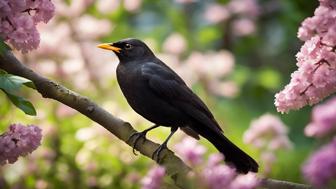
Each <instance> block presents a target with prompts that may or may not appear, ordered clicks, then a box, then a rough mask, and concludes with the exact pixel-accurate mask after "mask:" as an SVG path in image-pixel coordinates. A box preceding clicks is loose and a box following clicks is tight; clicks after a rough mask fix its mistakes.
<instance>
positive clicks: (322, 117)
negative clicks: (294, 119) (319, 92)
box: [305, 97, 336, 137]
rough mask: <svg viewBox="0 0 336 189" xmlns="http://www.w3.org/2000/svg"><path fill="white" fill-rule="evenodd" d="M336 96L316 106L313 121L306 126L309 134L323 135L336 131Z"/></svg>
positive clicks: (306, 131) (306, 132)
mask: <svg viewBox="0 0 336 189" xmlns="http://www.w3.org/2000/svg"><path fill="white" fill-rule="evenodd" d="M335 107H336V97H333V98H332V99H330V100H328V101H326V102H325V103H323V104H321V105H317V106H315V107H314V109H313V111H312V121H311V123H309V124H308V125H307V126H306V128H305V134H306V135H307V136H315V137H323V136H326V135H330V134H331V133H333V132H335V131H336V108H335Z"/></svg>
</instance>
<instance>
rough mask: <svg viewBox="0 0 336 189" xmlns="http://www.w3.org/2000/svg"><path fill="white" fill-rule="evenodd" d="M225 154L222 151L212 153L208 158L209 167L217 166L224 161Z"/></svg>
mask: <svg viewBox="0 0 336 189" xmlns="http://www.w3.org/2000/svg"><path fill="white" fill-rule="evenodd" d="M223 160H224V156H223V154H221V153H215V154H211V155H210V156H209V158H208V162H207V167H215V166H217V165H219V164H220V163H221V162H223Z"/></svg>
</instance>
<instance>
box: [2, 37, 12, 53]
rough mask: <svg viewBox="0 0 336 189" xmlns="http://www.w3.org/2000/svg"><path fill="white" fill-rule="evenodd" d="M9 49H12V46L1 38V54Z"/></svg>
mask: <svg viewBox="0 0 336 189" xmlns="http://www.w3.org/2000/svg"><path fill="white" fill-rule="evenodd" d="M8 50H11V48H10V47H9V46H8V45H7V44H6V43H5V42H4V41H3V39H1V38H0V54H3V53H4V52H6V51H8Z"/></svg>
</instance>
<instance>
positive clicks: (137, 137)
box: [128, 131, 147, 155]
mask: <svg viewBox="0 0 336 189" xmlns="http://www.w3.org/2000/svg"><path fill="white" fill-rule="evenodd" d="M146 134H147V132H145V131H143V132H135V133H133V134H132V135H131V136H130V137H129V138H128V140H131V139H132V138H135V139H134V142H133V146H132V147H133V154H134V155H138V154H137V153H136V151H135V147H136V145H137V143H138V142H139V140H140V139H142V140H143V141H142V142H145V140H146Z"/></svg>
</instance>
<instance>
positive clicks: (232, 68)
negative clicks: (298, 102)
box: [0, 0, 318, 189]
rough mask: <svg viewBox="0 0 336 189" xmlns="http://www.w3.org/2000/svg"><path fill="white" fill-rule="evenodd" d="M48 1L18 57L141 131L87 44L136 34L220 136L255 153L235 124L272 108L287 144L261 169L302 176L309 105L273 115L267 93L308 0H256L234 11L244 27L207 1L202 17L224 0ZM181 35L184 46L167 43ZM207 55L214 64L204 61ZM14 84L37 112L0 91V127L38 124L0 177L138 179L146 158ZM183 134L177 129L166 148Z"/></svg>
mask: <svg viewBox="0 0 336 189" xmlns="http://www.w3.org/2000/svg"><path fill="white" fill-rule="evenodd" d="M233 1H234V0H233ZM53 2H54V3H55V4H56V15H55V17H54V18H53V19H52V21H51V23H48V24H47V25H45V26H43V25H41V26H40V33H41V45H40V48H39V49H38V50H37V51H36V52H32V53H28V54H19V53H17V55H18V56H19V57H20V59H21V60H22V61H23V62H24V63H25V64H27V65H29V66H30V67H32V68H33V69H34V70H36V71H38V72H39V73H41V74H43V75H46V76H48V77H49V78H51V79H53V80H55V81H57V82H59V83H61V84H62V85H65V86H66V87H68V88H70V89H72V90H74V91H76V92H78V93H80V94H83V95H85V96H88V97H89V98H91V99H93V100H94V101H95V102H97V103H98V104H99V105H101V106H102V107H104V108H106V109H107V110H108V111H110V112H111V113H112V114H114V115H116V116H118V117H120V118H122V119H124V120H125V121H129V122H130V123H131V124H132V125H134V126H135V127H136V129H137V130H143V129H145V128H147V127H149V126H150V125H151V123H149V122H147V121H145V120H144V119H143V118H141V117H140V116H138V115H137V114H135V113H134V112H133V111H132V110H131V109H130V107H129V106H128V105H127V103H126V101H125V99H124V97H123V96H122V94H121V91H120V89H119V87H118V85H117V82H116V77H115V68H116V66H117V63H118V61H117V59H116V57H115V56H114V55H113V54H112V53H110V52H106V51H101V50H99V49H97V48H96V44H98V43H99V42H113V41H117V40H120V39H122V38H127V37H136V38H139V39H142V40H144V41H146V43H148V44H149V46H150V47H151V48H152V49H153V50H154V51H155V52H156V54H158V55H159V57H160V58H162V60H164V61H165V62H166V63H167V64H169V65H170V66H172V67H173V68H174V69H175V70H177V71H178V72H179V74H180V75H181V76H182V77H184V78H185V79H186V81H187V83H188V84H189V85H190V86H192V88H193V90H194V91H195V92H196V93H197V94H198V95H199V96H200V97H201V98H202V99H203V100H204V101H205V102H206V104H207V105H208V106H209V108H210V109H211V110H212V112H213V113H214V115H215V117H216V119H217V120H218V121H219V123H220V124H221V125H222V127H223V129H224V130H225V133H226V135H227V136H228V137H229V138H230V139H232V140H233V141H234V143H236V144H237V145H238V146H240V147H241V148H243V149H244V150H245V151H247V152H248V153H249V154H251V155H252V156H253V157H255V158H256V159H257V160H258V159H259V152H258V151H257V150H256V149H254V148H253V147H252V146H250V145H248V144H244V143H243V140H242V136H243V133H244V131H245V130H246V129H247V128H248V127H249V124H250V122H251V120H253V119H254V118H256V117H259V116H260V115H262V114H264V113H266V112H269V113H273V114H276V115H278V116H280V117H281V119H282V120H283V121H284V123H285V124H286V125H288V127H289V131H290V132H289V138H290V139H291V141H292V142H293V143H294V148H293V149H292V150H289V151H280V152H278V154H277V157H278V161H277V162H276V163H275V164H274V166H273V169H272V172H271V173H270V174H269V175H268V176H269V177H271V178H275V179H283V180H289V181H294V182H303V180H302V177H301V173H300V172H301V164H302V163H303V162H304V160H305V158H306V157H307V155H308V154H310V152H312V150H313V149H314V147H316V146H317V145H318V144H315V143H314V142H313V141H312V140H310V139H308V138H306V137H305V136H304V134H303V128H304V126H305V125H306V124H307V123H308V122H309V119H310V107H306V108H303V109H301V110H300V111H292V112H290V113H289V114H283V115H281V114H279V113H277V112H276V109H275V107H274V104H273V102H274V94H275V93H277V92H278V91H280V90H281V89H282V88H283V87H284V85H285V84H286V83H288V82H289V80H290V74H291V73H292V72H293V71H294V70H295V69H296V65H295V62H296V60H295V54H296V53H297V52H298V51H299V48H300V46H301V45H302V42H300V41H299V40H298V39H297V37H296V33H297V30H298V27H299V26H300V23H301V21H302V20H303V19H304V18H306V17H308V16H311V15H313V11H314V9H315V8H316V7H317V5H318V2H317V1H305V0H295V1H293V0H259V1H257V9H256V10H255V14H254V15H248V14H247V15H243V16H245V17H247V18H248V19H251V20H252V21H253V22H252V30H250V31H247V32H246V33H244V32H243V33H239V31H236V30H235V29H234V23H235V21H236V20H237V19H240V17H242V15H240V14H232V13H228V14H230V15H229V16H226V17H225V15H224V16H223V18H222V20H221V19H220V18H216V17H215V18H213V17H211V15H212V16H214V15H215V16H216V14H218V13H217V12H216V11H214V10H215V9H214V10H213V12H211V11H210V13H212V14H210V17H207V16H205V15H206V12H207V9H208V8H209V7H211V6H213V5H220V6H226V7H227V9H226V10H228V9H230V8H228V6H227V5H228V4H229V3H230V1H229V0H217V1H215V0H208V1H201V0H198V1H197V0H195V1H187V0H184V1H183V0H176V1H155V0H124V1H122V0H113V1H110V3H107V2H108V1H106V0H98V1H91V0H82V1H74V0H73V1H70V0H64V1H62V0H57V1H53ZM104 2H105V4H104ZM230 11H231V10H229V12H230ZM217 16H218V15H217ZM216 19H219V21H218V20H216ZM250 24H251V23H250ZM250 26H251V25H250ZM250 26H249V27H250ZM241 27H243V28H244V27H247V26H244V25H243V26H241ZM236 29H238V30H239V28H236ZM173 34H177V35H178V36H179V37H178V38H177V39H178V40H176V38H173V39H174V40H175V41H174V40H171V41H173V42H170V43H168V42H167V40H168V39H169V37H170V36H172V35H173ZM176 41H177V42H176ZM181 41H182V42H183V41H184V43H185V44H184V46H182V47H180V46H179V45H178V44H176V45H177V46H175V44H174V43H178V42H181ZM167 43H168V44H167ZM165 44H167V45H166V46H165ZM175 48H180V51H179V49H177V50H176V49H175ZM174 50H176V51H178V52H175V51H174ZM192 55H194V57H193V59H192V58H191V57H192ZM195 57H196V58H195ZM195 59H196V63H195ZM197 60H198V61H200V63H199V62H198V63H197ZM207 60H208V61H207ZM211 61H217V62H219V63H218V64H223V65H224V66H222V67H221V66H219V67H218V66H217V67H216V66H213V65H212V62H211ZM226 62H231V63H230V65H226ZM200 64H201V65H200ZM216 65H217V64H216ZM225 65H226V66H225ZM218 68H219V69H226V71H223V72H221V71H218V70H217V69H218ZM217 72H219V73H217ZM226 91H229V92H226ZM230 91H231V92H230ZM21 93H22V95H23V96H25V97H26V98H27V99H29V100H30V101H31V102H32V103H33V104H34V106H35V108H36V109H37V116H36V117H31V116H27V115H25V114H24V113H23V112H21V111H20V110H18V109H16V108H15V107H14V106H13V105H11V103H10V102H9V101H8V99H7V98H6V96H5V95H4V94H1V96H0V104H1V106H0V116H1V122H0V131H2V132H3V131H5V130H6V128H7V127H8V125H9V124H10V123H15V122H21V123H24V124H35V125H38V126H40V127H41V128H42V129H43V135H44V138H43V142H42V145H41V147H39V148H38V149H37V150H36V151H34V152H33V154H31V155H29V156H28V157H26V158H20V160H19V161H18V162H16V163H15V164H13V165H11V164H9V165H5V166H3V167H0V183H2V184H1V185H2V186H5V188H38V189H44V188H123V189H125V188H139V180H140V179H141V177H143V175H144V174H145V173H146V172H147V171H148V168H149V167H150V166H151V165H153V164H154V163H153V161H151V160H149V159H147V158H145V157H142V156H141V155H140V156H134V155H133V153H132V149H131V148H130V147H129V146H127V145H125V144H124V143H123V142H120V141H119V140H118V139H116V138H115V137H114V136H113V135H112V134H110V133H109V132H107V131H106V130H104V128H102V127H101V126H99V125H97V124H96V123H93V122H92V121H90V120H89V119H87V118H86V117H85V116H83V115H81V114H79V113H77V112H75V111H74V110H72V109H70V108H68V107H66V106H64V105H61V104H60V103H57V102H55V101H52V100H49V99H43V98H41V96H40V95H39V94H38V93H36V92H35V91H32V90H31V89H28V88H27V89H22V91H21ZM168 133H169V129H167V128H161V129H157V130H155V131H153V132H150V134H149V135H148V136H147V137H148V138H150V139H153V140H155V141H157V142H162V141H163V140H164V139H165V138H166V136H167V135H168ZM183 137H185V135H184V134H182V133H181V132H179V134H178V135H177V136H175V137H174V139H173V141H172V142H171V143H170V144H169V146H170V148H171V149H172V148H173V146H174V144H176V143H177V142H178V141H180V140H181V138H183ZM201 143H202V144H204V145H206V147H207V148H208V149H209V153H211V152H215V151H216V150H215V149H214V148H213V147H212V145H211V144H210V143H208V142H207V141H205V140H201Z"/></svg>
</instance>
